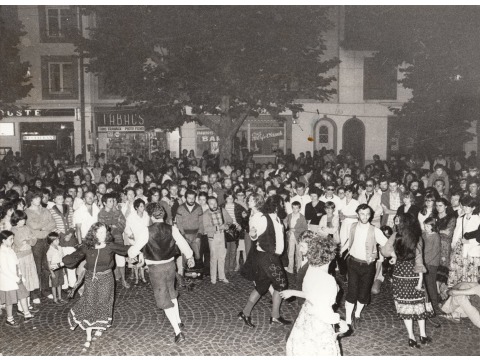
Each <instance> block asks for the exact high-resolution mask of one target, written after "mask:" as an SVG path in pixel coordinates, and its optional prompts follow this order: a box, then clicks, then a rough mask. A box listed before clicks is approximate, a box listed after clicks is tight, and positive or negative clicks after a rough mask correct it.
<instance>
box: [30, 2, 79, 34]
mask: <svg viewBox="0 0 480 360" xmlns="http://www.w3.org/2000/svg"><path fill="white" fill-rule="evenodd" d="M38 15H39V19H40V21H39V24H40V36H41V41H42V42H69V40H70V34H71V31H72V30H74V29H76V28H78V21H77V12H76V10H75V8H74V7H70V6H55V7H54V6H39V7H38Z"/></svg>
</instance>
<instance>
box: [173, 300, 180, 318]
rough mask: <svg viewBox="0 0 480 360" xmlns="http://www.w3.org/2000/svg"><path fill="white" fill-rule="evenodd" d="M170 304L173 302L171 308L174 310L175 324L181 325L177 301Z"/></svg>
mask: <svg viewBox="0 0 480 360" xmlns="http://www.w3.org/2000/svg"><path fill="white" fill-rule="evenodd" d="M172 302H173V308H174V309H175V316H176V317H177V323H181V322H182V320H180V309H179V308H178V300H177V299H172Z"/></svg>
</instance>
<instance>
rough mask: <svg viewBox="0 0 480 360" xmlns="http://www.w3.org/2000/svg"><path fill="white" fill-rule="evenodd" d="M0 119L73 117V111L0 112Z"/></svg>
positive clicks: (25, 110)
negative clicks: (0, 116)
mask: <svg viewBox="0 0 480 360" xmlns="http://www.w3.org/2000/svg"><path fill="white" fill-rule="evenodd" d="M0 114H1V115H2V117H42V116H43V117H46V116H75V109H23V110H22V109H18V110H0Z"/></svg>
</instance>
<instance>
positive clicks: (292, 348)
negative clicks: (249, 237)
mask: <svg viewBox="0 0 480 360" xmlns="http://www.w3.org/2000/svg"><path fill="white" fill-rule="evenodd" d="M307 238H308V234H307ZM336 247H337V244H336V243H335V241H334V240H333V239H332V238H330V237H321V236H315V237H313V238H312V237H310V239H309V240H308V250H307V259H308V263H309V266H308V270H307V272H306V274H305V278H304V280H303V284H302V290H301V291H299V290H284V291H282V292H281V293H280V296H281V297H282V298H284V299H288V298H289V297H291V296H297V297H299V298H305V303H304V304H303V306H302V309H301V310H300V314H299V315H298V318H297V320H296V321H295V324H294V325H293V329H292V332H291V333H290V336H289V337H288V340H287V356H340V354H341V353H340V348H339V346H338V340H337V335H338V334H337V333H335V330H334V327H333V325H334V324H340V331H341V332H345V331H347V330H348V326H347V323H346V322H345V321H343V320H340V315H339V314H337V313H335V312H334V311H333V309H332V305H333V304H335V302H336V297H337V292H338V286H337V283H336V281H335V278H334V277H333V276H332V275H330V274H329V273H328V267H329V265H330V262H331V261H332V260H333V258H334V257H335V254H336Z"/></svg>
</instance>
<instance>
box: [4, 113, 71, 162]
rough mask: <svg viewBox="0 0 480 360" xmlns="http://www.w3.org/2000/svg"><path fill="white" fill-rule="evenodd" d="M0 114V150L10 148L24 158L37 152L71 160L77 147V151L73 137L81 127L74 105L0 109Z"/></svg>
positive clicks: (29, 157)
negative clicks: (65, 107)
mask: <svg viewBox="0 0 480 360" xmlns="http://www.w3.org/2000/svg"><path fill="white" fill-rule="evenodd" d="M0 113H1V115H2V120H1V126H0V153H3V152H4V151H5V150H6V149H10V150H12V151H14V152H16V151H20V153H21V156H22V157H23V158H24V159H26V160H27V161H28V160H30V159H32V158H34V157H35V156H37V155H38V154H40V155H47V154H51V155H52V156H53V157H55V158H60V157H63V158H64V159H65V160H68V161H73V160H74V157H75V152H76V150H77V151H78V150H80V144H79V143H78V144H77V142H76V136H75V132H76V131H77V132H78V131H79V130H80V129H79V128H80V126H79V121H76V120H77V111H76V109H74V108H67V109H63V108H54V109H35V108H29V109H19V110H16V111H6V110H1V109H0ZM77 123H78V124H77ZM77 125H78V126H77ZM78 138H79V137H78Z"/></svg>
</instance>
